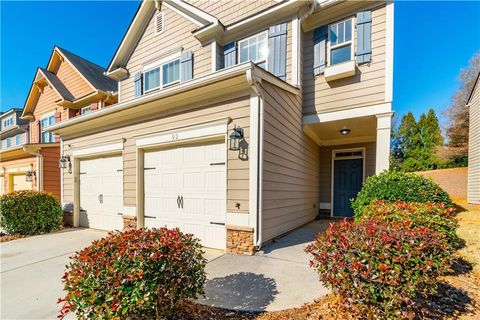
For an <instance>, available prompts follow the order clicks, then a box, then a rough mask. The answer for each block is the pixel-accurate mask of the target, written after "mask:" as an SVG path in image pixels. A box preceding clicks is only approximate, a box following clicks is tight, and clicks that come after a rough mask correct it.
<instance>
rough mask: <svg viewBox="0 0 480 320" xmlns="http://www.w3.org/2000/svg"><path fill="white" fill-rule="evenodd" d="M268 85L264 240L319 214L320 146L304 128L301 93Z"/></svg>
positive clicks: (265, 116) (265, 117) (265, 134)
mask: <svg viewBox="0 0 480 320" xmlns="http://www.w3.org/2000/svg"><path fill="white" fill-rule="evenodd" d="M263 86H264V89H265V90H264V92H265V93H264V97H265V100H264V101H265V102H264V151H263V211H262V215H263V219H262V230H263V240H264V241H268V240H269V239H272V238H274V237H276V236H278V235H281V234H283V233H285V232H287V231H289V230H292V229H294V228H296V227H298V226H301V225H303V224H305V223H307V222H309V221H311V220H313V219H314V218H315V215H316V214H317V211H318V207H317V204H318V195H319V170H318V164H319V161H320V154H319V147H318V146H317V144H316V143H315V142H314V141H313V140H311V139H310V138H308V137H307V136H306V134H305V133H304V132H303V130H302V110H301V104H300V97H298V96H295V95H293V94H291V93H287V92H285V91H283V90H282V89H280V88H278V87H275V86H272V85H270V84H267V83H265V84H263Z"/></svg>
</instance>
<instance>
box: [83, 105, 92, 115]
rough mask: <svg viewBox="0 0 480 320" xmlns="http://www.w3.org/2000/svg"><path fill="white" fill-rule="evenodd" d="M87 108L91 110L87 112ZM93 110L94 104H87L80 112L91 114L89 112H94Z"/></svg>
mask: <svg viewBox="0 0 480 320" xmlns="http://www.w3.org/2000/svg"><path fill="white" fill-rule="evenodd" d="M85 110H89V111H88V112H87V111H85ZM92 112H93V110H92V106H85V107H82V108H80V114H81V115H84V114H89V113H92Z"/></svg>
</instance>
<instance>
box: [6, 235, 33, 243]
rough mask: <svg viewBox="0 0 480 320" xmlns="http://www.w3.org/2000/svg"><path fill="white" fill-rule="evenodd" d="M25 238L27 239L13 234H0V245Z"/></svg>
mask: <svg viewBox="0 0 480 320" xmlns="http://www.w3.org/2000/svg"><path fill="white" fill-rule="evenodd" d="M25 237H28V236H24V235H21V234H19V233H14V234H5V233H0V243H2V242H7V241H12V240H16V239H20V238H25Z"/></svg>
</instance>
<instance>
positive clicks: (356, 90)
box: [303, 6, 386, 114]
mask: <svg viewBox="0 0 480 320" xmlns="http://www.w3.org/2000/svg"><path fill="white" fill-rule="evenodd" d="M385 14H386V12H385V6H382V7H377V8H376V9H373V10H372V62H371V63H368V64H362V65H359V66H358V69H357V75H356V76H354V77H349V78H344V79H340V80H336V81H331V82H326V81H325V78H324V76H323V75H319V76H317V77H314V75H313V31H310V32H307V33H305V34H304V43H303V50H304V61H303V72H304V75H303V79H304V88H303V89H304V91H303V93H304V96H303V102H304V113H305V114H312V113H322V112H329V111H335V110H345V109H352V108H357V107H364V106H368V105H375V104H380V103H384V101H385V36H386V23H385ZM355 15H356V12H351V15H350V16H352V17H354V16H355ZM344 18H346V17H344ZM331 22H334V21H329V23H331ZM356 37H357V36H356V30H355V43H356Z"/></svg>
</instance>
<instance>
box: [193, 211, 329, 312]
mask: <svg viewBox="0 0 480 320" xmlns="http://www.w3.org/2000/svg"><path fill="white" fill-rule="evenodd" d="M329 222H330V221H327V220H320V221H314V222H311V223H309V224H307V225H305V226H303V227H301V228H299V229H297V230H295V231H293V232H291V233H289V234H287V235H286V236H284V237H282V238H280V239H278V240H277V241H275V242H273V243H270V244H268V245H266V246H265V247H264V248H263V249H262V251H261V252H258V253H257V254H256V255H254V256H238V255H229V254H225V255H223V256H221V257H219V258H217V259H215V260H213V261H211V262H210V263H209V264H208V265H207V273H208V280H207V283H206V285H205V292H206V297H205V298H202V299H199V302H200V303H204V304H209V305H213V306H217V307H222V308H227V309H234V310H243V311H253V312H260V311H278V310H284V309H288V308H292V307H299V306H301V305H303V304H304V303H308V302H312V301H314V300H315V299H317V298H319V297H321V296H323V295H325V294H327V293H328V290H327V289H326V288H325V287H323V286H322V285H321V283H320V281H319V280H318V276H317V274H316V273H315V271H314V270H312V269H311V268H309V266H308V261H309V257H308V255H307V254H306V253H305V252H304V248H305V246H306V245H308V244H309V243H311V242H312V240H313V239H314V237H315V235H316V234H318V233H319V232H321V231H325V230H326V228H327V227H328V223H329Z"/></svg>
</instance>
